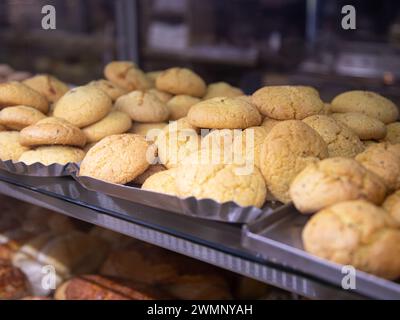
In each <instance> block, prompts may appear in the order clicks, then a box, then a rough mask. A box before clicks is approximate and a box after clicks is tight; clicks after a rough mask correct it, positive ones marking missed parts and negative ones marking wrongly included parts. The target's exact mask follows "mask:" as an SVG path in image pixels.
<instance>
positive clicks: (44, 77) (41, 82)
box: [22, 74, 69, 103]
mask: <svg viewBox="0 0 400 320" xmlns="http://www.w3.org/2000/svg"><path fill="white" fill-rule="evenodd" d="M22 83H23V84H25V85H27V86H28V87H30V88H32V89H33V90H35V91H37V92H39V93H40V94H41V95H43V96H45V97H46V98H47V100H48V101H49V102H51V103H54V102H56V101H57V100H58V99H60V98H61V97H62V96H63V95H64V94H65V93H66V92H67V91H68V90H69V87H68V85H67V84H65V83H64V82H62V81H60V80H59V79H57V78H56V77H53V76H50V75H48V74H39V75H36V76H34V77H32V78H29V79H26V80H24V81H23V82H22Z"/></svg>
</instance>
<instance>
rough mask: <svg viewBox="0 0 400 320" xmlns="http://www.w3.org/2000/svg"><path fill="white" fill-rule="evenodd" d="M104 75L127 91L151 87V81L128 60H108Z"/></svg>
mask: <svg viewBox="0 0 400 320" xmlns="http://www.w3.org/2000/svg"><path fill="white" fill-rule="evenodd" d="M104 77H105V78H106V79H107V80H110V81H111V82H114V83H115V84H117V85H118V86H120V87H121V88H123V89H125V90H127V91H133V90H146V89H150V88H151V81H150V80H149V79H147V77H146V75H145V74H144V72H143V71H142V70H140V69H138V68H137V67H136V65H135V64H134V63H132V62H130V61H113V62H110V63H109V64H107V65H106V67H105V68H104Z"/></svg>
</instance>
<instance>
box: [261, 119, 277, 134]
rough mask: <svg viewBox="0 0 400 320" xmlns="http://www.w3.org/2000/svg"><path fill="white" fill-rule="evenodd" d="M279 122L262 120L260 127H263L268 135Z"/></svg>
mask: <svg viewBox="0 0 400 320" xmlns="http://www.w3.org/2000/svg"><path fill="white" fill-rule="evenodd" d="M279 122H281V120H274V119H269V118H267V117H266V118H264V120H263V122H262V123H261V126H262V127H264V128H265V129H266V130H267V132H268V133H269V132H270V131H271V129H272V128H273V127H275V125H277V124H278V123H279Z"/></svg>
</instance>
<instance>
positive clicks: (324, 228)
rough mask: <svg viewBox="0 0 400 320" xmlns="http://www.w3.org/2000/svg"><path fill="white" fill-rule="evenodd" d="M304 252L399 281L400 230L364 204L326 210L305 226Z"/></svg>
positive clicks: (381, 212) (382, 213) (358, 202)
mask: <svg viewBox="0 0 400 320" xmlns="http://www.w3.org/2000/svg"><path fill="white" fill-rule="evenodd" d="M302 238H303V245H304V249H305V250H306V251H307V252H309V253H311V254H314V255H316V256H318V257H320V258H324V259H327V260H330V261H333V262H336V263H339V264H343V265H351V266H354V267H355V268H357V269H359V270H362V271H365V272H368V273H371V274H374V275H376V276H379V277H383V278H386V279H391V280H394V279H396V278H398V277H400V229H399V228H398V227H397V225H396V224H395V222H394V220H393V219H392V218H391V216H390V215H389V214H388V213H387V212H386V211H385V210H383V209H382V208H379V207H377V206H375V205H373V204H371V203H369V202H367V201H365V200H355V201H345V202H341V203H338V204H335V205H333V206H330V207H328V208H325V209H323V210H321V211H319V212H318V213H316V214H315V215H314V216H312V217H311V219H310V220H309V221H308V222H307V224H306V226H305V227H304V229H303V233H302Z"/></svg>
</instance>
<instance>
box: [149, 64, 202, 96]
mask: <svg viewBox="0 0 400 320" xmlns="http://www.w3.org/2000/svg"><path fill="white" fill-rule="evenodd" d="M156 88H157V89H158V90H161V91H166V92H169V93H172V94H174V95H178V94H186V95H189V96H193V97H198V98H201V97H203V96H204V95H205V93H206V90H207V87H206V83H205V82H204V80H203V79H202V78H200V77H199V76H198V75H197V74H196V73H194V72H193V71H192V70H189V69H186V68H170V69H167V70H165V71H163V72H162V73H161V74H160V75H159V76H158V77H157V79H156Z"/></svg>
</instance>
